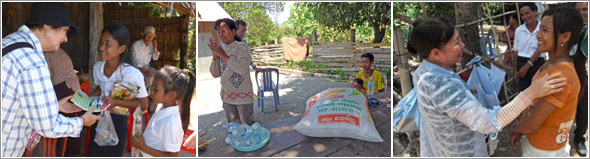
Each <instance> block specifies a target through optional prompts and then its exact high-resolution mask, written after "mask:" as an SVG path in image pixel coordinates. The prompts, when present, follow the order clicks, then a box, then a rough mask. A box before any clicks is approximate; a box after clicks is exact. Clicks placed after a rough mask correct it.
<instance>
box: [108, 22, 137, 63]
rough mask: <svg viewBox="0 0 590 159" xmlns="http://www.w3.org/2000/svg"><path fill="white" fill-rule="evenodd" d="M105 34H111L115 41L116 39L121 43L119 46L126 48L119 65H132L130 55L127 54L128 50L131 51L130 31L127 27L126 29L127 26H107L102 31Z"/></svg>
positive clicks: (119, 24)
mask: <svg viewBox="0 0 590 159" xmlns="http://www.w3.org/2000/svg"><path fill="white" fill-rule="evenodd" d="M105 32H108V33H109V34H111V36H112V37H113V39H115V40H116V41H117V42H118V43H119V46H123V45H125V46H126V49H125V51H123V53H122V54H121V55H120V56H119V63H120V64H123V63H130V61H129V53H127V52H128V51H127V50H129V35H130V33H129V29H127V27H125V25H123V24H121V23H114V24H111V25H107V26H105V27H104V29H102V32H101V33H103V34H104V33H105Z"/></svg>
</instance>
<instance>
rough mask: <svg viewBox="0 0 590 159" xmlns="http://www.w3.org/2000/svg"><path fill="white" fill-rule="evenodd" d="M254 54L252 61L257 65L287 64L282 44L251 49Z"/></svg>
mask: <svg viewBox="0 0 590 159" xmlns="http://www.w3.org/2000/svg"><path fill="white" fill-rule="evenodd" d="M250 50H251V52H252V61H254V63H256V65H260V64H262V65H263V66H264V65H268V64H273V65H277V64H285V63H287V61H285V57H284V55H283V45H282V44H271V45H264V46H259V47H255V48H252V49H250Z"/></svg>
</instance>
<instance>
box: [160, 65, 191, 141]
mask: <svg viewBox="0 0 590 159" xmlns="http://www.w3.org/2000/svg"><path fill="white" fill-rule="evenodd" d="M156 79H158V80H162V82H164V93H168V92H170V91H174V92H176V100H181V99H182V101H181V103H180V120H181V121H182V130H183V131H184V132H186V130H187V129H188V124H189V121H190V105H191V99H192V97H193V92H194V91H195V74H194V73H193V72H191V71H189V70H187V69H184V70H183V69H180V68H178V67H174V66H170V65H166V66H164V67H162V68H160V70H158V72H157V73H156V74H155V75H154V80H156Z"/></svg>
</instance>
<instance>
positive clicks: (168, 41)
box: [104, 2, 183, 68]
mask: <svg viewBox="0 0 590 159" xmlns="http://www.w3.org/2000/svg"><path fill="white" fill-rule="evenodd" d="M104 8H105V9H104V10H105V12H104V23H105V26H107V25H109V24H112V23H121V24H123V25H125V26H127V28H129V31H130V32H131V40H130V45H131V43H133V42H135V41H137V40H139V39H141V33H142V32H143V29H144V28H145V26H148V25H151V26H154V27H155V28H156V35H157V37H156V38H155V40H156V41H158V51H160V58H159V59H158V60H157V61H152V62H151V63H150V65H151V66H152V67H154V68H160V67H162V66H164V65H165V64H168V65H173V66H176V64H177V62H178V60H177V59H178V57H177V56H178V52H179V51H180V47H181V43H182V30H183V29H182V26H181V24H182V22H183V18H182V17H170V18H152V17H151V14H152V13H151V8H135V7H133V6H130V5H129V3H123V2H122V3H118V2H117V3H105V5H104Z"/></svg>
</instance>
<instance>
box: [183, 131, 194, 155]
mask: <svg viewBox="0 0 590 159" xmlns="http://www.w3.org/2000/svg"><path fill="white" fill-rule="evenodd" d="M193 133H194V131H193V130H191V129H187V130H186V133H184V138H183V139H182V143H183V144H184V142H185V141H186V138H188V136H190V135H191V134H193ZM180 149H181V150H184V151H186V152H189V153H192V154H195V155H196V154H197V149H196V148H195V149H188V148H186V147H185V146H181V147H180Z"/></svg>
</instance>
